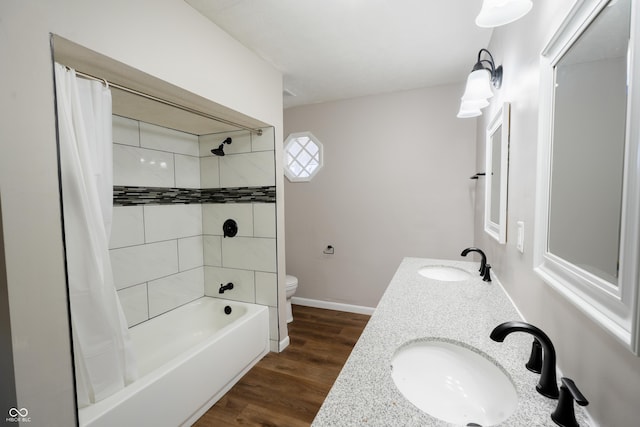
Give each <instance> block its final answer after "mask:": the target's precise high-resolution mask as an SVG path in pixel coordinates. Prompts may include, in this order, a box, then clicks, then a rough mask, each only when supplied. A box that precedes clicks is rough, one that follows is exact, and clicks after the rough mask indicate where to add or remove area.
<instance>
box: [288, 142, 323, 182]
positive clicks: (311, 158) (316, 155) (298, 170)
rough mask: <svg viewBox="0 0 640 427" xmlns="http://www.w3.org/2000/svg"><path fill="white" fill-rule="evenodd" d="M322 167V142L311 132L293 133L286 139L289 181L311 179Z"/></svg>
mask: <svg viewBox="0 0 640 427" xmlns="http://www.w3.org/2000/svg"><path fill="white" fill-rule="evenodd" d="M320 169H322V143H321V142H320V141H319V140H318V138H316V137H315V136H313V134H312V133H311V132H300V133H292V134H290V135H289V136H288V137H287V139H286V140H285V141H284V174H285V175H286V176H287V178H289V181H292V182H296V181H310V180H311V178H313V177H314V176H315V174H317V173H318V171H319V170H320Z"/></svg>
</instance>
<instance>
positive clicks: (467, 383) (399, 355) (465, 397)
mask: <svg viewBox="0 0 640 427" xmlns="http://www.w3.org/2000/svg"><path fill="white" fill-rule="evenodd" d="M391 369H392V371H391V377H392V378H393V381H394V383H395V384H396V386H397V387H398V390H399V391H400V392H401V393H402V395H403V396H404V397H406V398H407V400H409V401H410V402H411V403H413V404H414V405H415V406H417V407H418V408H419V409H421V410H422V411H424V412H426V413H428V414H429V415H431V416H433V417H436V418H439V419H441V420H443V421H446V422H449V423H453V424H457V425H471V424H473V425H481V426H484V427H486V426H490V425H494V424H498V423H500V422H502V421H504V420H506V419H507V418H508V417H509V416H510V415H511V414H512V413H513V411H514V410H515V409H516V406H517V403H518V398H517V394H516V390H515V387H514V385H513V383H512V382H511V380H510V379H509V377H508V376H507V375H506V374H505V372H503V371H502V369H500V368H499V367H498V366H497V365H496V364H495V363H494V362H493V361H491V360H489V359H488V358H487V357H485V356H483V355H482V354H480V353H479V352H476V351H474V350H471V349H469V348H467V347H465V346H463V345H461V344H457V343H456V344H454V343H451V342H448V341H439V340H428V339H419V340H415V341H410V342H408V343H406V344H404V345H403V346H401V347H400V348H398V350H397V351H396V353H395V354H394V356H393V359H392V361H391Z"/></svg>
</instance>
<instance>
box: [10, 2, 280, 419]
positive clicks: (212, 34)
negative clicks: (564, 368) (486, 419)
mask: <svg viewBox="0 0 640 427" xmlns="http://www.w3.org/2000/svg"><path fill="white" fill-rule="evenodd" d="M50 33H54V34H58V35H60V36H62V37H64V38H66V39H68V40H71V41H72V42H75V43H77V44H80V45H83V46H85V47H87V48H89V49H92V50H94V51H96V52H98V53H100V54H102V55H105V56H108V57H110V58H112V59H114V60H117V61H120V62H123V63H125V64H128V65H130V66H132V67H134V68H137V69H139V70H141V71H143V72H146V73H148V74H150V75H151V76H154V77H157V78H160V79H162V80H165V81H167V82H169V83H171V84H173V85H176V86H178V87H181V88H183V89H185V90H188V91H191V92H193V93H196V94H198V95H200V96H202V97H204V98H206V99H209V100H212V101H214V102H217V103H219V104H222V105H224V106H226V107H229V108H232V109H234V110H236V111H240V112H243V113H244V114H246V115H248V116H251V117H254V118H255V119H257V120H261V121H263V122H264V123H268V124H270V125H273V126H275V133H276V135H275V139H276V140H278V141H281V140H282V82H281V74H280V73H279V72H277V71H276V70H274V69H273V68H272V67H271V66H270V65H269V64H267V63H265V62H264V61H262V60H260V59H259V58H258V57H257V56H256V55H255V54H253V53H251V52H250V51H249V50H247V49H246V48H244V47H243V46H241V45H240V44H239V43H237V42H236V41H234V40H233V39H231V38H230V37H229V36H228V35H227V34H225V33H224V32H222V31H221V30H220V29H219V28H217V27H216V26H215V25H213V24H212V23H210V22H209V21H208V20H206V19H205V18H204V17H202V16H201V15H199V14H198V13H197V12H196V11H195V10H193V9H192V8H191V7H190V6H188V5H187V4H186V3H184V2H183V1H181V0H137V1H129V0H113V1H109V2H103V1H97V0H89V1H81V2H79V1H73V0H56V1H51V0H32V1H28V2H27V1H22V0H6V1H3V2H2V3H0V57H1V58H2V61H3V65H4V67H3V72H2V80H1V81H0V129H1V130H0V132H2V135H1V138H0V140H1V141H2V143H1V144H0V193H1V195H2V222H3V225H4V245H5V257H6V264H7V282H8V292H9V302H10V309H11V313H10V314H11V332H12V340H13V351H14V364H15V374H16V383H17V384H16V392H17V398H18V405H19V407H25V408H27V409H28V410H29V416H30V417H31V424H30V425H33V426H70V425H73V424H74V422H75V410H74V400H75V399H74V395H73V379H72V363H71V357H70V351H71V350H70V343H69V327H68V314H67V298H66V285H65V277H64V261H63V246H62V236H61V226H60V202H59V195H58V171H57V160H56V138H55V117H54V99H53V78H52V66H51V52H50V47H49V36H50ZM276 150H281V147H280V146H278V148H277V149H276ZM279 158H280V156H278V155H276V160H277V161H278V162H279V161H280V160H279ZM277 166H279V165H277ZM277 179H278V181H277V182H276V184H277V186H278V187H279V188H280V187H281V185H282V177H281V176H278V178H277ZM282 193H283V192H282V191H280V192H279V195H278V202H281V201H282ZM282 209H283V205H282V204H279V205H278V210H279V212H278V213H279V215H278V221H282V218H283V217H282V213H283V212H282ZM279 229H280V230H282V229H283V227H282V226H281V227H279ZM279 233H281V232H279ZM280 236H281V234H279V237H280ZM281 240H282V239H281ZM283 248H284V245H282V244H281V245H279V247H278V250H279V251H282V250H283ZM278 267H279V269H281V271H284V256H282V255H281V256H279V257H278ZM283 286H284V284H283V283H282V284H280V288H281V289H282V288H283ZM278 298H279V301H281V302H283V301H284V293H281V295H280V294H279V295H278ZM281 306H282V304H281ZM282 308H283V309H284V307H282ZM283 322H284V320H283V321H281V323H280V330H281V332H282V331H286V324H284V323H283ZM285 335H286V333H285ZM7 410H8V408H5V407H4V405H2V406H0V412H3V413H6V411H7Z"/></svg>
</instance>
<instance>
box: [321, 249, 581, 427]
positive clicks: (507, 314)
mask: <svg viewBox="0 0 640 427" xmlns="http://www.w3.org/2000/svg"><path fill="white" fill-rule="evenodd" d="M425 267H426V269H425ZM432 267H446V268H444V269H442V270H447V268H451V267H453V268H454V269H457V270H464V271H466V272H468V273H469V275H468V277H464V276H466V274H464V272H463V274H462V276H463V277H454V278H453V280H451V281H444V280H442V279H443V278H444V279H445V280H447V279H449V278H448V277H446V275H445V277H440V278H439V279H432V278H428V277H424V276H423V275H422V274H421V273H419V272H420V271H422V272H423V273H424V272H425V270H430V269H431V268H432ZM436 272H438V270H436ZM445 272H446V271H445ZM513 320H521V317H520V315H519V314H518V312H517V311H516V309H515V307H514V306H513V304H512V303H511V301H510V300H509V298H508V296H507V295H506V293H505V292H504V290H503V289H502V287H501V286H500V284H499V282H498V281H497V280H496V279H495V277H494V280H493V281H492V282H484V281H482V278H481V277H480V276H479V274H478V263H475V262H466V261H449V260H435V259H424V258H405V259H404V260H403V261H402V263H401V264H400V266H399V268H398V270H397V271H396V273H395V275H394V277H393V279H392V280H391V283H390V284H389V287H388V288H387V290H386V292H385V294H384V295H383V297H382V299H381V300H380V303H379V304H378V307H377V308H376V310H375V312H374V314H373V315H372V317H371V319H370V320H369V323H368V324H367V327H366V328H365V330H364V332H363V333H362V335H361V337H360V339H359V340H358V342H357V344H356V345H355V347H354V349H353V351H352V353H351V355H350V356H349V359H348V360H347V362H346V364H345V366H344V368H343V369H342V372H341V373H340V375H339V377H338V378H337V380H336V382H335V383H334V385H333V387H332V389H331V391H330V392H329V395H328V396H327V399H326V400H325V402H324V403H323V405H322V407H321V408H320V411H319V412H318V414H317V416H316V418H315V420H314V421H313V424H312V425H313V426H316V427H321V426H354V425H358V426H365V425H371V426H394V425H398V426H400V425H401V426H445V425H451V424H449V423H447V422H445V421H443V420H442V419H439V418H436V417H434V416H431V415H429V414H427V413H425V412H423V411H421V410H420V409H418V408H417V407H416V406H414V405H413V404H412V403H410V402H409V401H408V400H407V398H405V396H404V395H403V394H402V393H401V392H400V391H399V389H398V387H397V386H396V384H395V383H394V380H393V379H392V375H391V371H392V369H391V365H392V362H393V360H394V355H395V354H396V352H397V351H398V349H399V348H402V347H403V346H404V345H405V344H406V343H408V342H411V341H414V340H419V339H426V340H437V341H440V342H449V343H453V344H457V345H461V346H463V347H466V348H468V349H471V350H473V351H475V352H477V353H478V354H480V355H481V356H482V357H484V358H485V359H487V360H490V361H491V362H492V363H494V364H497V365H498V367H499V368H500V369H501V370H502V371H503V372H504V373H505V374H506V376H507V377H508V378H509V379H510V381H511V382H512V383H513V386H514V388H515V391H516V394H517V404H516V405H517V406H516V408H515V410H514V411H513V413H511V415H509V416H508V417H507V418H506V419H505V420H504V421H502V422H500V423H499V424H495V425H500V426H510V427H514V426H531V425H539V426H547V425H548V426H555V425H556V424H555V423H554V422H553V421H552V420H551V418H550V416H551V413H552V412H553V411H554V410H555V408H556V404H557V402H558V401H557V400H552V399H548V398H546V397H544V396H542V395H540V394H539V393H538V392H537V391H536V384H537V383H538V380H539V374H535V373H533V372H530V371H528V370H527V369H526V368H525V364H526V363H527V361H528V359H529V354H530V351H531V344H532V341H533V338H532V337H531V335H528V334H524V333H514V334H511V335H510V336H508V337H507V338H506V339H505V340H504V342H502V343H498V342H494V341H492V340H491V338H490V337H489V334H490V333H491V331H492V330H493V329H494V328H495V327H496V326H497V325H499V324H501V323H503V322H507V321H513ZM563 374H564V375H565V376H568V377H571V375H572V373H571V372H564V373H563ZM574 379H575V380H576V383H577V385H578V387H579V386H580V379H579V378H574ZM486 393H487V394H489V395H490V394H491V393H492V390H491V389H488V390H487V391H486ZM587 398H588V396H587ZM575 412H576V418H577V420H578V422H579V423H580V425H581V426H587V425H589V424H588V422H587V418H586V415H585V413H584V411H583V410H582V408H581V407H578V406H577V405H576V406H575ZM468 422H474V421H473V420H469V421H468ZM465 424H466V422H465ZM465 424H463V425H465ZM470 425H471V424H470ZM474 425H475V424H474Z"/></svg>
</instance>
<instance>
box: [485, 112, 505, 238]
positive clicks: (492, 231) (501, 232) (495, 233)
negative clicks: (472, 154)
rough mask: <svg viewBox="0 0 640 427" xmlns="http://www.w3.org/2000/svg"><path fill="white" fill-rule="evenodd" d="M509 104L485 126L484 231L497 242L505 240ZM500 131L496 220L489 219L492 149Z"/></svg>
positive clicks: (492, 166)
mask: <svg viewBox="0 0 640 427" xmlns="http://www.w3.org/2000/svg"><path fill="white" fill-rule="evenodd" d="M510 127H511V104H509V103H508V102H505V103H504V104H502V107H500V110H498V112H497V113H496V114H495V115H494V116H493V119H491V122H490V123H489V125H488V126H487V131H486V137H485V145H486V153H485V171H486V181H485V184H486V185H485V191H484V231H486V232H487V234H488V235H489V236H491V237H493V238H494V239H496V240H497V241H498V243H501V244H505V243H506V242H507V194H508V191H507V189H508V188H507V187H508V182H509V138H510V136H511V132H510ZM498 131H500V136H501V139H500V165H498V167H499V168H500V183H499V188H500V194H499V197H500V203H499V207H498V222H497V223H496V222H493V221H492V220H491V215H492V213H493V212H492V210H491V208H492V206H493V204H492V197H493V172H492V171H493V170H494V165H493V150H494V148H496V147H495V144H494V137H495V135H496V133H497V132H498Z"/></svg>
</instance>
